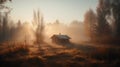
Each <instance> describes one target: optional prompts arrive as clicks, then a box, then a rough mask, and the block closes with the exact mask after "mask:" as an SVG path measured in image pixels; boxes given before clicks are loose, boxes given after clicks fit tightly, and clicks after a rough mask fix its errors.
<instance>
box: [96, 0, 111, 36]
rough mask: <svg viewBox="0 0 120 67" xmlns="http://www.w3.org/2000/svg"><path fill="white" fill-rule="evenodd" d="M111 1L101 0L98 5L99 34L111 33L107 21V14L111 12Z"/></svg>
mask: <svg viewBox="0 0 120 67" xmlns="http://www.w3.org/2000/svg"><path fill="white" fill-rule="evenodd" d="M109 5H110V1H108V0H99V4H98V7H97V10H96V11H97V23H98V26H97V33H98V36H100V37H101V36H106V35H110V34H111V29H110V25H109V23H108V22H107V19H106V17H107V15H108V14H109V13H110V11H109Z"/></svg>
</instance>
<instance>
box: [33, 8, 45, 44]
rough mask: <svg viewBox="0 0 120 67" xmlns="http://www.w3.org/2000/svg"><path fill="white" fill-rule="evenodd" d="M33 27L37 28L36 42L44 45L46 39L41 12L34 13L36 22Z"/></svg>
mask: <svg viewBox="0 0 120 67" xmlns="http://www.w3.org/2000/svg"><path fill="white" fill-rule="evenodd" d="M33 25H35V26H36V32H35V34H36V42H37V43H38V44H40V43H43V40H44V37H43V31H44V18H43V16H42V15H41V14H40V11H39V10H38V11H37V12H35V11H34V22H33Z"/></svg>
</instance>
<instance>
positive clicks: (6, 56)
mask: <svg viewBox="0 0 120 67" xmlns="http://www.w3.org/2000/svg"><path fill="white" fill-rule="evenodd" d="M21 44H22V45H21ZM16 45H17V46H16ZM20 45H21V46H20ZM119 51H120V46H113V45H97V44H87V43H84V44H75V43H69V44H61V45H60V44H59V45H57V44H52V43H44V44H34V45H28V44H23V43H15V44H14V45H12V46H11V45H10V43H2V44H1V46H0V65H1V66H0V67H8V66H9V67H117V66H119V63H120V53H119Z"/></svg>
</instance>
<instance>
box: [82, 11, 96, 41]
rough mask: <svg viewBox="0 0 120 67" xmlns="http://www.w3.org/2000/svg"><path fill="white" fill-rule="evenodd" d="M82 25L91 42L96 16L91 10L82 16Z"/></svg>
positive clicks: (94, 34)
mask: <svg viewBox="0 0 120 67" xmlns="http://www.w3.org/2000/svg"><path fill="white" fill-rule="evenodd" d="M84 23H85V29H86V34H87V36H89V37H90V38H91V40H93V38H94V37H95V36H96V26H97V24H96V14H95V13H94V12H93V10H92V9H89V10H88V11H87V12H86V14H85V16H84Z"/></svg>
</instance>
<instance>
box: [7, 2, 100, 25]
mask: <svg viewBox="0 0 120 67" xmlns="http://www.w3.org/2000/svg"><path fill="white" fill-rule="evenodd" d="M97 3H98V0H13V2H12V3H9V5H10V6H11V7H12V8H13V10H12V12H11V15H12V18H13V19H14V20H18V19H20V20H22V21H31V20H32V19H33V10H37V9H40V11H41V12H42V13H43V15H44V20H45V21H47V22H51V21H55V20H56V19H58V20H60V21H61V22H66V23H67V22H70V21H72V20H79V21H83V18H84V13H85V12H86V11H87V10H88V9H89V8H92V9H93V10H96V6H97Z"/></svg>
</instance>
